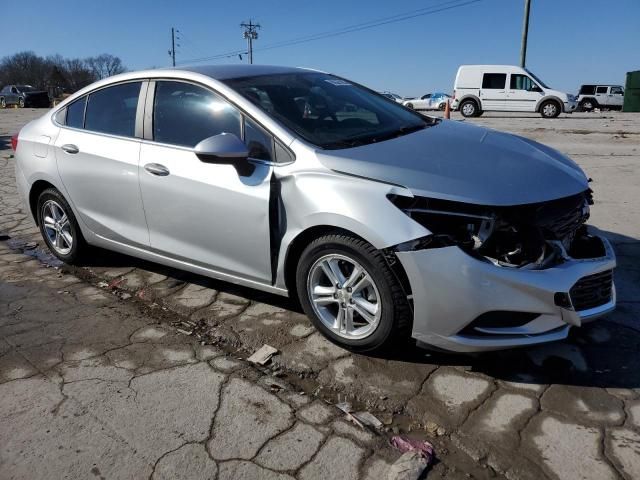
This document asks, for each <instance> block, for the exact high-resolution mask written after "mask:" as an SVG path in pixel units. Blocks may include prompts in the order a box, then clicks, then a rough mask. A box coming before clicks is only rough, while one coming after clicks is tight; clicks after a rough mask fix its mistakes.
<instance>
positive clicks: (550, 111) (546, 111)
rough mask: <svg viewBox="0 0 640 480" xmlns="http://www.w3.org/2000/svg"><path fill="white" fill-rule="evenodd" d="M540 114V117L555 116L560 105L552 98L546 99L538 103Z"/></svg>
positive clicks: (558, 111)
mask: <svg viewBox="0 0 640 480" xmlns="http://www.w3.org/2000/svg"><path fill="white" fill-rule="evenodd" d="M540 115H542V118H556V117H557V116H558V115H560V105H558V102H555V101H553V100H547V101H546V102H544V103H543V104H542V105H540Z"/></svg>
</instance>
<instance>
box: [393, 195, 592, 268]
mask: <svg viewBox="0 0 640 480" xmlns="http://www.w3.org/2000/svg"><path fill="white" fill-rule="evenodd" d="M389 200H391V201H392V202H393V203H394V205H396V206H397V207H398V208H400V209H401V210H402V211H403V212H404V213H405V214H407V215H408V216H409V217H411V218H412V219H414V220H415V221H416V222H418V223H420V224H421V225H423V226H424V227H425V228H427V229H429V231H431V232H432V235H429V236H427V237H423V238H421V239H418V240H415V241H414V242H408V243H407V244H403V246H400V249H401V250H402V249H414V250H415V249H425V248H439V247H445V246H451V245H457V246H459V247H460V248H461V249H463V250H464V251H466V252H467V253H469V254H471V255H473V256H478V257H484V258H485V259H487V260H489V261H491V262H493V263H494V264H496V265H499V266H505V267H516V268H529V269H541V268H546V267H549V266H552V265H555V264H557V263H559V262H561V261H562V259H563V258H566V257H571V258H576V259H580V258H597V257H600V256H602V255H604V247H603V245H602V242H601V241H600V240H599V239H598V238H597V237H592V236H590V235H589V234H588V232H587V228H586V226H585V223H586V221H587V220H588V219H589V205H593V199H592V191H591V190H590V189H589V190H586V191H584V192H582V193H580V194H577V195H572V196H570V197H565V198H560V199H557V200H551V201H547V202H540V203H533V204H526V205H516V206H508V207H492V206H482V205H473V204H467V203H460V202H452V201H447V200H439V199H431V198H425V197H413V198H411V197H404V196H396V195H392V196H389Z"/></svg>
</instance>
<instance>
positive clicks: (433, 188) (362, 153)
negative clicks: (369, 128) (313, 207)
mask: <svg viewBox="0 0 640 480" xmlns="http://www.w3.org/2000/svg"><path fill="white" fill-rule="evenodd" d="M318 159H319V160H320V162H321V163H322V164H323V165H324V166H325V167H327V168H330V169H332V170H335V171H338V172H343V173H346V174H349V175H357V176H360V177H366V178H370V179H373V180H378V181H382V182H387V183H392V184H395V185H401V186H403V187H406V188H408V189H410V190H411V191H412V192H413V194H414V195H418V196H425V197H432V198H440V199H443V200H453V201H459V202H467V203H474V204H478V205H494V206H507V205H521V204H527V203H537V202H543V201H548V200H554V199H557V198H562V197H567V196H570V195H575V194H577V193H580V192H583V191H585V190H586V189H587V188H588V180H587V177H586V176H585V175H584V172H583V171H582V170H581V169H580V167H578V165H576V163H575V162H573V160H571V159H570V158H568V157H566V156H565V155H563V154H561V153H560V152H558V151H556V150H554V149H552V148H550V147H547V146H546V145H542V144H540V143H537V142H534V141H533V140H529V139H526V138H523V137H519V136H517V135H512V134H509V133H503V132H498V131H494V130H490V129H487V128H482V127H477V126H473V125H469V124H465V123H460V122H456V121H449V120H443V121H439V122H438V123H436V124H434V125H433V126H431V127H427V128H425V129H424V130H420V131H418V132H415V133H412V134H409V135H405V136H402V137H398V138H395V139H392V140H386V141H383V142H380V143H372V144H369V145H364V146H360V147H355V148H348V149H343V150H322V151H318Z"/></svg>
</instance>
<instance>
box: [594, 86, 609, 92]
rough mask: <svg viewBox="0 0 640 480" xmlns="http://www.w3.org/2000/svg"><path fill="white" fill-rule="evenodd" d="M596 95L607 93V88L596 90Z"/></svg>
mask: <svg viewBox="0 0 640 480" xmlns="http://www.w3.org/2000/svg"><path fill="white" fill-rule="evenodd" d="M596 93H607V87H598V88H596Z"/></svg>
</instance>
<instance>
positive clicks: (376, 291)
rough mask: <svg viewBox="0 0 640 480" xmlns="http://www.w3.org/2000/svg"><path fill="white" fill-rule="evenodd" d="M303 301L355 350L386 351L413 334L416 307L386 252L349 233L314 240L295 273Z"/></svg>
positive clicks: (333, 337) (323, 328)
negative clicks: (413, 314)
mask: <svg viewBox="0 0 640 480" xmlns="http://www.w3.org/2000/svg"><path fill="white" fill-rule="evenodd" d="M296 287H297V291H298V297H299V298H300V303H301V304H302V307H303V308H304V311H305V313H306V314H307V315H308V316H309V318H310V319H311V321H312V322H313V324H314V325H315V327H316V328H317V329H318V330H319V331H320V332H321V333H322V334H323V335H324V336H325V337H327V338H328V339H329V340H330V341H332V342H334V343H336V344H338V345H340V346H341V347H344V348H347V349H349V350H353V351H359V352H365V351H374V350H383V349H385V348H387V347H389V346H391V345H393V344H395V343H397V342H399V341H401V340H403V339H406V338H407V337H408V336H409V333H410V329H411V309H410V308H409V303H408V300H407V298H406V295H405V294H404V291H403V289H402V287H401V286H400V284H399V282H398V280H397V279H396V277H395V275H394V274H393V272H392V271H391V270H390V268H389V266H388V265H387V263H386V261H385V259H384V257H383V255H382V253H381V252H380V251H378V250H376V249H375V248H374V247H373V246H372V245H370V244H369V243H367V242H365V241H364V240H361V239H359V238H357V237H355V236H352V235H349V234H341V233H336V234H330V235H325V236H323V237H320V238H318V239H316V240H314V241H313V242H312V243H311V244H310V245H309V246H308V247H307V248H306V249H305V250H304V252H303V253H302V255H301V257H300V261H299V262H298V267H297V271H296Z"/></svg>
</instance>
